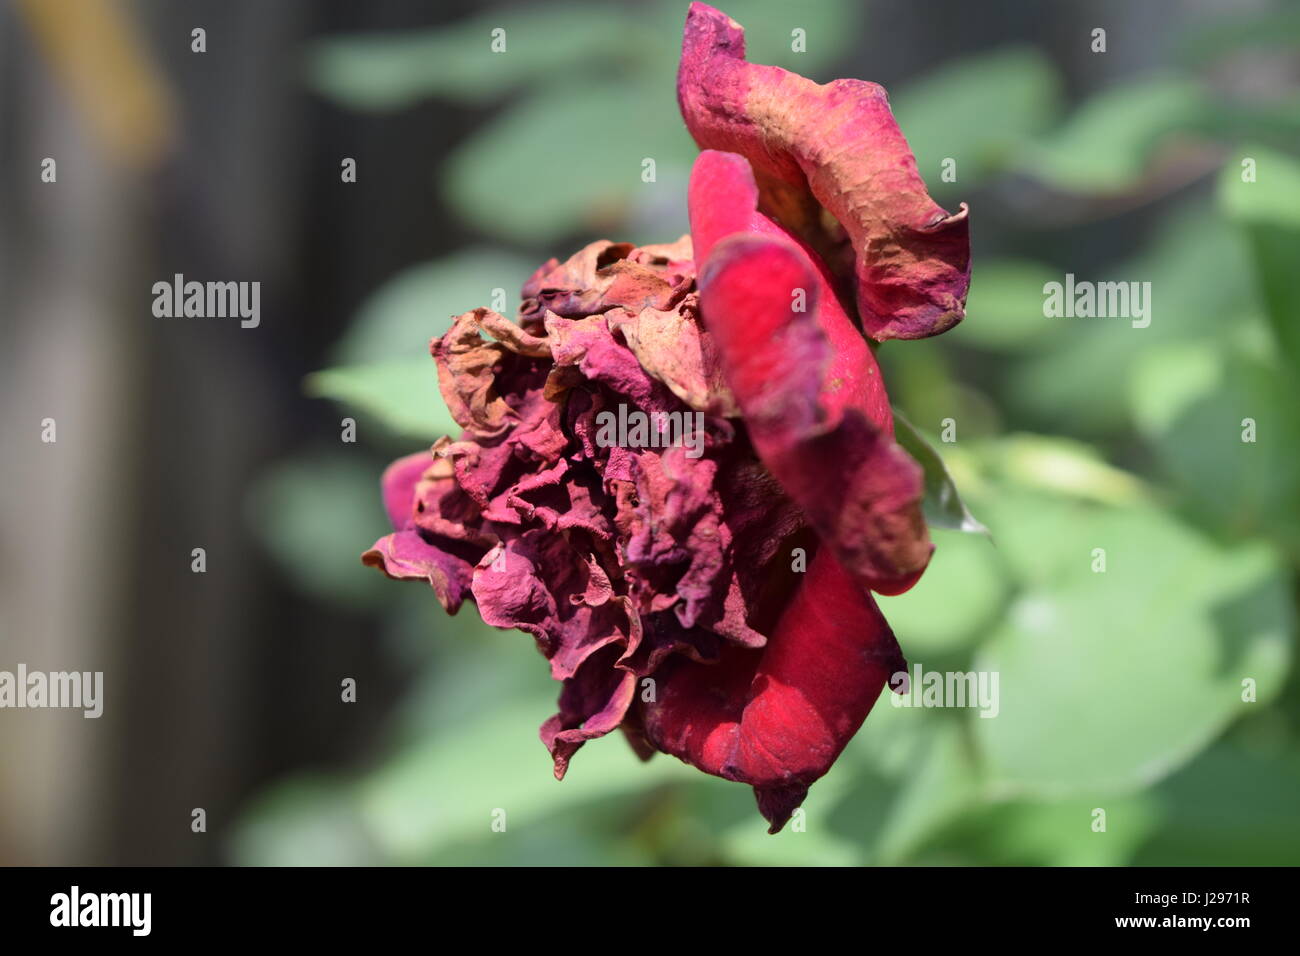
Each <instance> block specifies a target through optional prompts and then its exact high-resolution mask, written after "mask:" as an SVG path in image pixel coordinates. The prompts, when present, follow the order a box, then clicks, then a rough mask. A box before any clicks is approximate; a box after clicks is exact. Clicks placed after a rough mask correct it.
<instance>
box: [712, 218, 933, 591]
mask: <svg viewBox="0 0 1300 956" xmlns="http://www.w3.org/2000/svg"><path fill="white" fill-rule="evenodd" d="M699 283H700V306H701V311H702V313H703V316H704V321H705V325H706V326H707V327H708V329H709V332H710V333H711V334H712V336H713V338H714V342H715V343H716V345H717V347H718V353H719V355H720V356H721V357H722V361H723V367H724V368H725V369H726V373H727V380H728V382H729V384H730V385H731V390H732V392H733V394H734V395H735V398H736V402H737V404H738V405H739V406H740V409H741V411H742V413H743V415H744V419H745V424H746V427H747V428H748V430H749V435H750V438H751V440H752V441H753V443H754V447H755V449H756V450H757V451H758V454H759V457H760V458H762V460H763V464H765V465H766V466H767V468H768V470H770V471H771V472H772V474H773V475H774V476H776V478H777V480H778V481H780V482H781V485H782V487H784V488H785V490H786V493H787V494H789V495H790V497H791V498H793V499H794V500H795V502H796V503H797V504H798V505H799V506H800V507H801V508H802V509H803V510H804V512H805V513H806V514H807V516H808V520H809V523H810V524H811V525H812V526H813V528H814V529H815V530H816V531H817V533H818V535H819V536H820V537H821V539H822V541H824V542H825V543H826V544H828V545H829V546H830V547H831V548H833V549H834V551H835V554H836V557H837V558H838V559H839V561H840V562H841V563H842V564H843V565H844V567H845V568H846V569H847V570H849V571H850V572H851V573H853V574H854V575H855V576H856V577H857V579H858V580H859V582H860V583H861V584H862V585H863V586H865V587H870V588H871V589H873V590H876V591H880V592H881V593H883V594H897V593H899V592H901V591H905V590H907V588H909V587H911V586H912V584H914V583H915V582H916V579H917V578H918V577H920V574H921V572H922V571H923V570H925V566H926V564H927V562H928V561H929V559H930V554H931V552H932V551H933V550H934V549H933V546H932V545H931V544H930V539H929V534H928V532H927V530H926V527H925V520H924V518H923V517H922V515H921V506H920V505H921V495H922V491H923V485H922V474H921V469H920V467H919V466H918V465H917V464H916V462H914V461H913V460H912V459H911V458H910V457H909V456H908V455H907V453H906V452H904V451H903V450H902V449H901V448H899V447H898V446H897V445H896V444H895V443H894V441H893V439H892V438H891V437H890V435H889V434H888V432H886V431H884V430H883V429H881V428H880V427H878V426H877V424H876V423H875V421H873V416H872V414H871V411H870V409H869V408H868V407H866V406H864V405H862V404H860V403H859V402H858V401H852V400H844V399H843V398H839V399H836V400H829V399H827V398H826V396H827V394H828V392H832V386H833V382H832V380H830V379H829V378H828V377H827V371H826V370H827V369H828V368H832V367H835V366H834V365H833V357H832V354H831V351H830V345H829V340H828V337H827V335H826V334H825V333H823V331H822V329H821V326H820V325H819V317H822V318H823V320H824V314H823V311H822V307H823V303H822V302H821V301H820V300H819V299H818V297H817V293H818V278H817V275H816V273H815V271H814V270H813V269H812V268H811V266H810V264H809V261H808V258H807V256H806V255H805V254H804V253H803V252H802V251H801V250H800V249H798V248H797V247H795V246H792V245H790V244H789V243H788V242H785V241H783V240H779V239H768V238H763V237H761V236H757V235H744V234H741V235H735V236H732V237H731V238H729V239H726V240H724V241H722V242H721V243H719V244H718V245H717V246H715V247H714V249H713V252H712V254H711V255H710V256H709V259H708V261H707V262H706V263H705V264H704V267H703V269H702V270H701V273H700V279H699ZM793 290H806V292H807V296H806V304H807V311H804V312H800V311H797V309H796V308H794V307H793V306H792V303H793V302H794V301H795V296H794V295H793V294H792V291H793ZM875 374H876V377H877V379H878V378H879V373H878V372H876V373H875ZM848 391H849V393H850V396H852V395H854V394H857V393H858V392H859V391H861V390H860V389H855V390H848Z"/></svg>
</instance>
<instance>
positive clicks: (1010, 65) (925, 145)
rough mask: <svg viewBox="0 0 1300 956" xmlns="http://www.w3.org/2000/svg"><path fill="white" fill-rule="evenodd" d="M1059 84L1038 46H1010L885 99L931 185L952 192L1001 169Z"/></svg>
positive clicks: (1055, 97)
mask: <svg viewBox="0 0 1300 956" xmlns="http://www.w3.org/2000/svg"><path fill="white" fill-rule="evenodd" d="M1059 86H1060V84H1059V81H1058V79H1057V75H1056V70H1055V69H1054V68H1053V66H1052V64H1051V63H1050V62H1049V61H1048V59H1047V58H1046V57H1045V56H1044V55H1043V54H1042V53H1041V52H1039V51H1038V50H1036V49H1034V48H1032V47H1012V48H1008V49H1003V50H996V51H994V52H992V53H983V54H980V55H978V56H970V57H966V58H964V59H961V60H958V61H956V62H955V63H953V64H951V65H949V66H946V67H944V68H942V69H941V70H939V71H937V72H935V73H932V74H930V75H928V76H926V77H924V78H922V79H920V80H917V81H915V82H912V83H910V84H908V85H907V86H905V87H903V88H902V90H900V91H899V92H898V94H897V95H895V96H893V97H891V104H892V106H893V110H894V116H895V117H896V118H897V119H898V124H899V127H900V128H901V129H902V130H903V133H904V135H905V136H906V137H907V142H908V144H909V145H910V146H911V147H912V152H913V153H914V154H915V155H916V162H917V168H918V169H919V170H920V171H921V175H922V176H923V177H924V178H925V181H926V183H927V185H929V187H930V189H931V191H933V192H936V193H939V192H942V193H952V194H956V193H959V192H961V191H962V190H965V189H969V188H970V187H972V186H974V185H978V184H979V183H980V182H981V181H982V180H983V179H985V178H986V177H987V176H989V175H990V174H992V173H996V172H999V171H1001V170H1002V169H1004V168H1005V167H1006V166H1007V165H1008V164H1010V163H1011V162H1012V161H1013V160H1015V159H1016V158H1017V157H1018V155H1019V153H1020V151H1021V150H1022V149H1023V148H1024V146H1025V145H1026V144H1027V143H1028V142H1029V140H1030V138H1031V137H1032V136H1033V135H1034V134H1036V133H1039V132H1041V131H1042V130H1044V129H1045V128H1046V127H1047V126H1048V125H1049V124H1050V123H1051V122H1052V121H1053V119H1055V117H1056V114H1057V110H1058V106H1059ZM990 115H996V116H997V117H998V122H995V123H993V122H989V117H990ZM945 159H953V160H955V161H956V177H957V178H956V182H955V183H946V182H944V181H943V180H942V179H941V178H940V173H941V171H942V168H943V167H942V165H941V164H942V163H943V161H944V160H945ZM981 271H983V269H982V268H981ZM977 281H978V280H977Z"/></svg>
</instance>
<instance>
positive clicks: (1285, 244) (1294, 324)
mask: <svg viewBox="0 0 1300 956" xmlns="http://www.w3.org/2000/svg"><path fill="white" fill-rule="evenodd" d="M1244 161H1250V162H1251V163H1252V164H1253V165H1252V167H1251V168H1250V170H1249V172H1250V174H1251V175H1253V181H1247V180H1246V179H1244V178H1243V177H1244V176H1246V175H1247V172H1248V170H1247V168H1246V167H1244V166H1243V165H1242V163H1243V162H1244ZM1219 198H1220V202H1221V203H1222V206H1223V209H1224V211H1225V212H1226V214H1227V215H1228V217H1229V218H1230V219H1231V220H1232V221H1233V222H1235V223H1237V224H1238V225H1239V226H1240V228H1241V229H1242V230H1243V231H1244V233H1245V235H1246V239H1247V242H1248V243H1249V246H1250V252H1251V258H1252V259H1253V265H1254V270H1253V271H1254V275H1255V278H1256V281H1257V283H1258V288H1259V293H1260V300H1261V301H1262V303H1263V305H1264V307H1265V311H1266V312H1267V314H1268V317H1269V319H1270V321H1271V322H1272V327H1273V333H1274V335H1276V336H1277V340H1278V343H1279V344H1280V345H1281V346H1282V351H1283V353H1284V354H1285V355H1286V356H1287V357H1288V358H1289V360H1290V361H1291V363H1292V367H1293V369H1295V370H1300V322H1298V321H1297V316H1300V285H1298V284H1297V283H1296V280H1295V273H1296V264H1297V263H1300V160H1297V159H1296V158H1294V157H1292V156H1286V155H1284V154H1282V153H1278V152H1275V151H1273V150H1270V149H1267V148H1264V147H1262V146H1248V147H1244V148H1242V149H1241V150H1240V152H1239V154H1238V155H1236V156H1234V157H1233V159H1232V160H1231V161H1230V162H1229V163H1228V164H1227V165H1225V166H1224V169H1223V173H1222V175H1221V176H1220V177H1219Z"/></svg>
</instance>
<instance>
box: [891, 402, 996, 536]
mask: <svg viewBox="0 0 1300 956" xmlns="http://www.w3.org/2000/svg"><path fill="white" fill-rule="evenodd" d="M894 431H895V438H896V439H897V441H898V444H899V445H901V446H902V448H903V450H904V451H906V452H907V453H908V454H909V455H911V456H912V457H913V458H915V459H916V461H917V464H919V465H920V466H921V470H922V471H923V472H924V474H925V498H924V499H923V501H922V502H921V510H922V511H923V512H924V514H925V520H926V523H927V524H929V525H930V526H931V527H934V528H949V529H951V530H954V531H966V532H973V533H976V534H988V533H989V531H988V528H986V527H984V525H982V524H980V523H979V522H978V521H977V520H975V516H974V515H972V514H971V513H970V511H969V510H967V508H966V505H965V504H964V503H963V502H962V500H961V495H960V494H958V492H957V485H956V483H955V482H954V481H953V480H952V476H951V475H950V474H948V469H947V468H945V467H944V464H943V459H942V458H940V457H939V453H938V452H937V451H935V450H934V448H933V447H932V446H931V445H930V443H929V442H927V441H926V440H925V439H924V438H923V437H922V436H921V433H920V432H918V431H917V430H916V429H915V428H914V427H913V426H912V424H911V423H910V422H908V420H907V419H906V418H904V417H903V415H902V413H901V412H899V411H898V409H894Z"/></svg>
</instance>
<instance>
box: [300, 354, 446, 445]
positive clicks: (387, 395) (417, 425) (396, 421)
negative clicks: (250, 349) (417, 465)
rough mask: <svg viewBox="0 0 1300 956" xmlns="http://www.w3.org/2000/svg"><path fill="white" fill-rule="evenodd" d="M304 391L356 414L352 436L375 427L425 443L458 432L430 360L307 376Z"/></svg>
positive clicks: (357, 367)
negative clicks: (356, 418) (376, 425)
mask: <svg viewBox="0 0 1300 956" xmlns="http://www.w3.org/2000/svg"><path fill="white" fill-rule="evenodd" d="M304 389H305V390H306V392H307V394H308V395H310V396H311V397H313V398H330V399H333V400H334V401H337V402H341V403H343V404H344V405H345V406H347V407H348V408H349V409H350V410H354V411H356V412H357V413H358V415H359V416H360V418H359V420H358V430H363V429H364V428H366V427H367V426H368V425H369V424H370V423H371V422H375V423H378V424H379V425H380V426H381V428H383V429H386V430H387V431H388V432H390V433H392V434H393V435H397V436H400V437H403V438H409V439H413V440H419V441H425V442H432V441H433V440H434V439H436V438H438V437H439V436H441V435H452V436H455V435H459V434H460V432H461V428H460V426H459V425H457V424H456V422H455V420H454V419H453V418H452V417H451V412H450V411H448V410H447V403H446V402H444V401H443V400H442V394H441V393H440V392H439V391H438V374H437V369H436V367H435V366H434V364H433V359H432V358H428V357H425V358H415V359H397V360H394V361H390V362H373V363H371V364H368V365H353V366H347V367H343V368H329V369H324V370H322V371H320V372H313V373H312V374H311V375H309V376H307V379H306V381H305V382H304Z"/></svg>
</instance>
